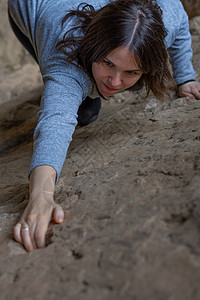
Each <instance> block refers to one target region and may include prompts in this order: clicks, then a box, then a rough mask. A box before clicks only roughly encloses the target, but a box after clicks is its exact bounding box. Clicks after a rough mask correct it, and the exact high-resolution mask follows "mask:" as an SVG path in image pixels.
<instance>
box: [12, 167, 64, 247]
mask: <svg viewBox="0 0 200 300" xmlns="http://www.w3.org/2000/svg"><path fill="white" fill-rule="evenodd" d="M55 180H56V171H55V169H54V168H52V167H51V166H47V165H44V166H39V167H36V168H34V170H33V171H32V172H31V175H30V189H29V202H28V205H27V207H26V209H25V211H24V213H23V214H22V216H21V219H20V221H19V222H18V223H17V225H16V226H15V227H14V238H15V240H16V241H17V242H19V243H21V244H22V245H23V246H24V247H25V249H26V250H27V251H32V250H34V249H37V248H43V247H45V235H46V232H47V228H48V225H49V222H50V221H51V220H53V221H54V222H55V223H62V222H63V220H64V212H63V209H62V208H61V206H59V205H56V204H55V202H54V199H53V195H54V189H55Z"/></svg>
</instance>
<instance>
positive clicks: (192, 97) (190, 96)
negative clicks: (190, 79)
mask: <svg viewBox="0 0 200 300" xmlns="http://www.w3.org/2000/svg"><path fill="white" fill-rule="evenodd" d="M181 97H189V98H190V99H195V96H194V95H193V94H190V93H181Z"/></svg>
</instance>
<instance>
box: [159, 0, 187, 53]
mask: <svg viewBox="0 0 200 300" xmlns="http://www.w3.org/2000/svg"><path fill="white" fill-rule="evenodd" d="M156 2H157V3H158V5H159V6H160V8H161V10H162V19H163V23H164V25H165V28H166V31H167V36H166V38H165V43H166V47H167V48H168V47H170V46H171V44H172V43H173V41H174V40H175V39H176V36H177V35H178V34H179V31H180V29H181V27H182V24H183V23H184V24H185V25H187V24H188V17H187V14H186V12H185V10H184V7H183V4H182V3H181V1H180V0H167V1H166V0H157V1H156Z"/></svg>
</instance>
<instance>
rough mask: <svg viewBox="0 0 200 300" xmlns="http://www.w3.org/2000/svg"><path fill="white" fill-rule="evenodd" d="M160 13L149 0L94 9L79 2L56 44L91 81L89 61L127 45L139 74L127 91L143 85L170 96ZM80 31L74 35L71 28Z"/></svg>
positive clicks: (160, 95)
mask: <svg viewBox="0 0 200 300" xmlns="http://www.w3.org/2000/svg"><path fill="white" fill-rule="evenodd" d="M161 15H162V12H161V9H160V8H159V6H158V5H157V4H156V3H154V2H153V1H152V0H116V1H113V2H110V3H109V4H107V5H105V6H104V7H102V8H101V9H99V10H97V11H95V9H94V8H93V6H91V5H89V4H85V3H82V4H80V5H79V6H78V8H77V10H71V11H70V12H69V13H68V14H67V15H66V16H65V17H64V19H63V24H64V23H65V22H66V21H67V20H68V19H69V18H70V17H72V16H76V17H77V25H76V26H74V27H73V28H72V29H70V30H69V31H67V32H66V33H65V35H64V37H63V39H62V40H61V41H60V42H59V43H58V44H57V46H59V47H60V48H62V50H63V51H64V52H65V54H66V59H67V61H68V62H70V63H78V65H79V66H80V67H82V68H83V70H84V71H85V72H86V73H87V74H88V75H89V76H90V78H91V79H92V80H93V81H94V78H93V75H92V63H94V62H97V63H98V62H101V61H102V60H103V59H104V58H105V57H106V56H107V55H108V53H110V52H111V51H112V50H114V49H116V48H117V47H119V46H124V47H128V48H129V50H130V52H131V53H132V54H133V56H134V57H135V58H136V60H137V64H138V66H140V68H141V69H142V71H143V75H142V76H141V78H140V79H139V80H138V82H137V83H136V84H135V85H134V86H133V87H131V88H129V89H128V90H139V89H141V88H142V87H143V86H145V87H146V92H147V95H148V94H149V92H150V91H152V92H153V94H154V95H155V96H156V97H157V98H160V99H161V98H165V97H166V96H167V97H170V95H171V92H172V91H174V90H175V87H176V85H175V81H174V79H173V77H172V74H171V72H170V68H169V60H168V53H167V50H166V48H165V45H164V38H165V36H166V30H165V27H164V24H163V21H162V17H161ZM77 30H81V32H80V34H79V35H78V36H76V35H75V34H74V32H75V31H77Z"/></svg>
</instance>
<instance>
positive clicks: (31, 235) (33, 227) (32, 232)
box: [29, 223, 37, 249]
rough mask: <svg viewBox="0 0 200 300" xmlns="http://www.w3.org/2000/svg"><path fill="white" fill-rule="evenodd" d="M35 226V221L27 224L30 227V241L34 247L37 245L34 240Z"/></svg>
mask: <svg viewBox="0 0 200 300" xmlns="http://www.w3.org/2000/svg"><path fill="white" fill-rule="evenodd" d="M35 227H36V224H35V223H34V224H32V225H31V226H30V225H29V228H30V238H31V241H32V243H33V246H34V248H35V249H36V248H37V245H36V242H35Z"/></svg>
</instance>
